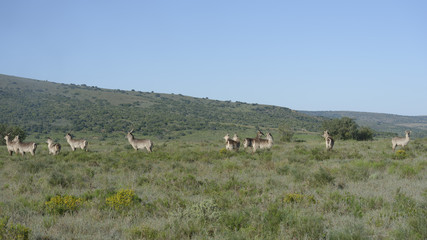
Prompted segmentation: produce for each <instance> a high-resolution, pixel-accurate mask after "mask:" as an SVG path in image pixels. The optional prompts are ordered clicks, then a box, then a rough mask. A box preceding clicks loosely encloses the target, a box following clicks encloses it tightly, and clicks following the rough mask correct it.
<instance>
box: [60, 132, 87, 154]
mask: <svg viewBox="0 0 427 240" xmlns="http://www.w3.org/2000/svg"><path fill="white" fill-rule="evenodd" d="M65 139H67V142H68V144H70V147H71V149H72V150H73V151H75V150H76V148H80V149H82V150H85V151H87V141H86V140H84V139H73V137H72V136H71V134H70V133H67V135H65Z"/></svg>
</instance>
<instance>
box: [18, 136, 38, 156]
mask: <svg viewBox="0 0 427 240" xmlns="http://www.w3.org/2000/svg"><path fill="white" fill-rule="evenodd" d="M13 141H14V142H15V144H16V145H17V147H18V149H17V150H18V151H19V152H20V153H21V155H22V156H24V154H25V153H26V152H29V153H31V155H33V156H34V155H35V154H36V149H37V144H36V143H35V142H21V140H20V139H19V135H17V136H15V138H14V139H13ZM17 153H18V152H17Z"/></svg>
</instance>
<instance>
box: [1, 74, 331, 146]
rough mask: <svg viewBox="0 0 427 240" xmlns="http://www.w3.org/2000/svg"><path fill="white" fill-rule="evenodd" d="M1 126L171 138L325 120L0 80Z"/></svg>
mask: <svg viewBox="0 0 427 240" xmlns="http://www.w3.org/2000/svg"><path fill="white" fill-rule="evenodd" d="M0 101H1V103H2V104H0V111H1V112H2V113H3V114H1V115H0V122H1V123H5V124H9V125H17V126H21V127H22V128H24V129H25V130H26V131H28V132H35V133H44V134H45V133H49V132H51V131H57V132H58V131H62V132H66V131H71V130H72V131H89V132H105V133H111V132H114V131H129V130H130V129H131V128H134V129H135V131H142V132H143V134H144V135H151V136H158V137H160V138H164V137H167V138H171V137H172V138H173V137H176V136H182V135H183V134H184V135H185V134H186V133H187V132H191V131H195V130H196V131H197V130H230V131H238V130H245V129H253V128H278V126H279V125H281V124H283V123H286V124H287V125H289V126H292V127H293V128H295V129H306V130H309V131H320V126H321V123H322V120H323V118H318V117H311V116H308V115H305V114H302V113H298V112H295V111H292V110H291V109H288V108H284V107H276V106H267V105H258V104H247V103H242V102H230V101H216V100H209V99H200V98H192V97H187V96H182V95H175V94H159V93H152V92H139V91H121V90H106V89H100V88H97V87H88V86H86V85H73V84H71V85H66V84H57V83H50V82H47V81H38V80H32V79H24V78H18V77H12V76H6V75H0Z"/></svg>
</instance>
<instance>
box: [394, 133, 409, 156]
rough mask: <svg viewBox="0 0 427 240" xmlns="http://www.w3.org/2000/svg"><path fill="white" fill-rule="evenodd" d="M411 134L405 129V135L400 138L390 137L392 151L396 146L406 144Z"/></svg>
mask: <svg viewBox="0 0 427 240" xmlns="http://www.w3.org/2000/svg"><path fill="white" fill-rule="evenodd" d="M410 134H411V131H405V135H406V136H405V137H404V138H401V137H394V138H392V139H391V143H392V144H393V146H392V148H393V151H394V150H395V149H396V146H402V147H404V146H406V145H408V143H409V135H410Z"/></svg>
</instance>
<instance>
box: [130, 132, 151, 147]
mask: <svg viewBox="0 0 427 240" xmlns="http://www.w3.org/2000/svg"><path fill="white" fill-rule="evenodd" d="M132 133H133V129H132V130H130V132H128V134H127V135H126V137H127V139H128V140H129V143H130V145H132V147H133V149H135V151H138V149H144V148H145V149H147V151H148V152H152V151H153V142H152V141H151V140H150V139H136V138H135V137H134V136H133V134H132Z"/></svg>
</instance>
